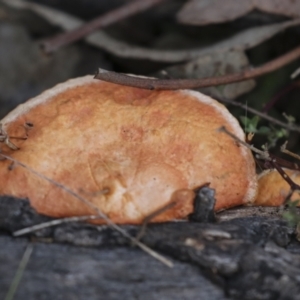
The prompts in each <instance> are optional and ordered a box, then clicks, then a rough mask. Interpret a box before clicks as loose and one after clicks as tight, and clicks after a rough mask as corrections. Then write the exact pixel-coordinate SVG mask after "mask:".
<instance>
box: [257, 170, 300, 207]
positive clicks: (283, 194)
mask: <svg viewBox="0 0 300 300" xmlns="http://www.w3.org/2000/svg"><path fill="white" fill-rule="evenodd" d="M283 170H284V172H285V173H286V175H287V176H288V177H289V178H290V180H292V181H293V183H294V185H299V184H300V172H299V171H295V170H289V169H283ZM290 191H291V186H290V185H289V183H288V182H287V181H285V180H284V179H283V178H282V175H280V174H279V172H278V171H277V170H276V169H271V170H266V171H264V172H262V173H261V174H260V175H259V176H258V195H257V197H256V199H255V202H254V204H255V205H261V206H280V205H282V204H283V203H284V202H285V199H286V198H287V197H288V196H289V193H290ZM299 199H300V191H299V190H295V191H294V192H293V193H292V194H291V195H290V200H291V201H295V200H299Z"/></svg>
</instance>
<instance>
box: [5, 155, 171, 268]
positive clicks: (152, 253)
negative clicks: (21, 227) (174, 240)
mask: <svg viewBox="0 0 300 300" xmlns="http://www.w3.org/2000/svg"><path fill="white" fill-rule="evenodd" d="M0 156H2V157H4V158H6V159H7V160H10V161H12V162H14V163H15V164H17V165H19V166H21V167H23V168H24V169H25V170H27V171H29V172H30V173H32V174H34V175H36V176H38V177H39V178H42V179H44V180H46V181H48V182H50V183H51V184H53V185H54V186H56V187H58V188H60V189H62V190H63V191H65V192H66V193H68V194H70V195H72V196H73V197H74V198H76V199H78V200H79V201H81V202H82V203H84V204H85V205H87V206H88V207H90V208H91V209H92V210H93V211H95V212H96V213H97V215H98V216H100V217H101V218H102V219H103V220H105V222H106V223H107V224H108V225H109V226H110V227H111V228H113V229H115V230H116V231H118V232H120V233H121V234H122V235H123V236H124V237H126V238H128V239H129V241H130V242H131V243H132V244H134V245H136V246H138V247H139V248H141V249H142V250H144V251H145V252H146V253H148V254H149V255H151V256H152V257H154V258H156V259H157V260H159V261H160V262H162V263H163V264H165V265H166V266H168V267H173V263H172V262H171V261H170V260H168V259H167V258H165V257H163V256H162V255H160V254H159V253H157V252H155V251H154V250H152V249H151V248H149V247H148V246H146V245H145V244H143V243H141V242H140V241H138V240H137V239H136V238H134V237H132V236H131V235H130V234H128V233H127V232H126V231H125V230H124V229H123V228H121V227H120V226H118V225H117V224H115V223H114V222H113V221H112V220H111V219H110V218H109V217H107V216H106V215H105V214H104V213H103V212H102V211H101V210H100V209H99V208H98V207H97V206H95V205H94V204H93V203H91V202H90V201H88V200H86V199H85V198H83V197H82V196H80V195H78V194H77V193H75V192H74V191H73V190H71V189H70V188H68V187H66V186H64V185H62V184H61V183H59V182H57V181H55V180H53V179H51V178H49V177H47V176H45V175H43V174H41V173H39V172H37V171H35V170H34V169H32V168H30V167H29V166H27V165H25V164H23V163H22V162H20V161H18V160H17V159H15V158H13V157H11V156H9V155H6V154H3V153H0Z"/></svg>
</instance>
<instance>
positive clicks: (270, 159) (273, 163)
mask: <svg viewBox="0 0 300 300" xmlns="http://www.w3.org/2000/svg"><path fill="white" fill-rule="evenodd" d="M219 131H220V132H224V133H226V134H227V135H228V136H230V137H231V138H232V139H234V140H235V141H236V142H238V143H240V144H242V145H243V146H245V147H247V148H248V149H250V150H252V151H253V152H255V153H257V154H258V155H259V159H263V160H265V161H266V162H267V164H268V165H269V166H270V168H273V169H276V171H277V172H278V173H279V174H280V176H281V177H282V178H283V180H285V181H286V182H287V183H288V185H289V187H290V191H289V193H288V195H287V197H286V198H285V200H284V203H283V205H286V204H287V202H288V201H289V200H290V198H291V196H292V194H293V192H294V191H296V190H300V185H298V184H297V183H295V182H294V181H293V180H292V179H291V178H290V177H289V176H288V174H287V173H286V172H285V171H284V170H283V168H282V167H281V166H280V165H279V163H278V162H277V158H276V157H275V156H274V155H272V154H270V153H269V152H268V151H261V150H259V149H257V148H255V147H254V146H252V145H249V144H247V143H246V142H244V141H242V140H241V139H239V138H238V137H237V136H235V135H234V134H233V133H231V132H230V131H228V130H227V129H226V128H225V127H224V126H223V127H221V128H220V129H219Z"/></svg>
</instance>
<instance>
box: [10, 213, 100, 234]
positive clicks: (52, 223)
mask: <svg viewBox="0 0 300 300" xmlns="http://www.w3.org/2000/svg"><path fill="white" fill-rule="evenodd" d="M100 218H101V217H99V216H98V215H96V216H94V215H92V216H81V217H70V218H62V219H56V220H51V221H49V222H44V223H41V224H37V225H33V226H30V227H26V228H23V229H20V230H17V231H15V232H13V236H21V235H25V234H27V233H30V232H34V231H38V230H41V229H44V228H49V227H52V226H56V225H60V224H66V223H71V222H82V221H87V220H96V219H100Z"/></svg>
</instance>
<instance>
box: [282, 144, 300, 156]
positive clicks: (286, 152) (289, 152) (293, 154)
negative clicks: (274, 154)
mask: <svg viewBox="0 0 300 300" xmlns="http://www.w3.org/2000/svg"><path fill="white" fill-rule="evenodd" d="M287 143H288V142H287V141H286V142H285V143H284V144H283V145H282V146H281V147H280V151H281V152H282V153H285V154H287V155H289V156H291V157H294V158H296V159H298V160H300V155H298V154H296V153H293V152H291V151H289V150H288V149H286V146H287Z"/></svg>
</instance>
